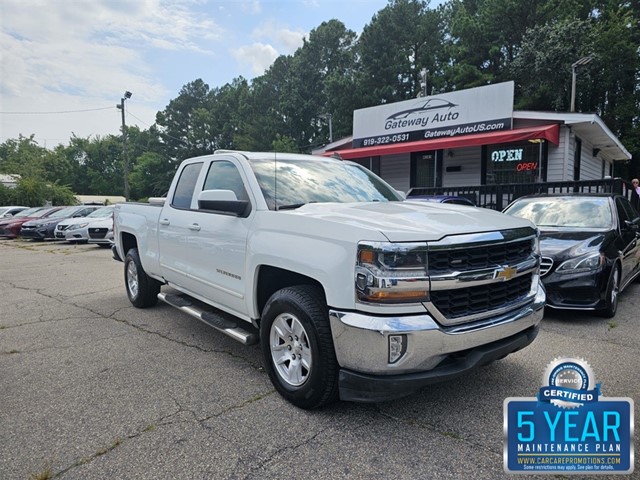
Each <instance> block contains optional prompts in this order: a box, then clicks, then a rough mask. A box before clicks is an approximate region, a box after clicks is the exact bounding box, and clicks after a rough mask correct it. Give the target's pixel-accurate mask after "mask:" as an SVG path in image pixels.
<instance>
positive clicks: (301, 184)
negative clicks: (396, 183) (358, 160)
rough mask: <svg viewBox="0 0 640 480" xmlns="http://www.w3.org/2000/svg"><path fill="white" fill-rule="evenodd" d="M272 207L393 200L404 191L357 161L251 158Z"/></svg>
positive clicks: (399, 199) (261, 187)
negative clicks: (395, 188)
mask: <svg viewBox="0 0 640 480" xmlns="http://www.w3.org/2000/svg"><path fill="white" fill-rule="evenodd" d="M250 163H251V167H252V169H253V171H254V173H255V175H256V178H257V180H258V184H259V185H260V189H261V190H262V194H263V195H264V198H265V200H266V201H267V205H268V206H269V209H271V210H279V209H290V208H297V207H300V206H302V205H305V204H307V203H315V202H323V203H324V202H334V203H349V202H389V201H401V200H402V198H401V197H400V195H399V194H398V193H397V192H396V191H395V190H393V188H391V187H389V185H387V184H386V183H384V181H382V180H381V179H380V178H378V177H377V176H376V175H374V174H373V173H371V172H370V171H369V170H367V169H365V168H364V167H361V166H360V165H357V164H355V163H348V162H342V161H323V160H306V159H305V160H303V159H301V160H290V159H286V160H280V159H278V160H277V161H274V160H250Z"/></svg>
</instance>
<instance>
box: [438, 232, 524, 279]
mask: <svg viewBox="0 0 640 480" xmlns="http://www.w3.org/2000/svg"><path fill="white" fill-rule="evenodd" d="M532 253H533V242H532V240H531V239H526V240H521V241H517V242H511V243H506V244H505V243H500V244H494V245H485V246H478V247H466V248H451V249H447V250H440V251H435V252H433V253H432V252H429V274H430V275H440V274H443V273H448V272H451V271H467V270H478V269H482V268H492V267H496V266H498V265H515V264H517V263H520V262H522V261H524V260H526V259H527V258H529V257H530V256H531V254H532Z"/></svg>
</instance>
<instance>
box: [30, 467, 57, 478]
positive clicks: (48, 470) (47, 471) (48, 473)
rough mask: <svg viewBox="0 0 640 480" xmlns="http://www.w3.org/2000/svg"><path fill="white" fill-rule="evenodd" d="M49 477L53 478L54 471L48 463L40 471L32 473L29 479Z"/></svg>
mask: <svg viewBox="0 0 640 480" xmlns="http://www.w3.org/2000/svg"><path fill="white" fill-rule="evenodd" d="M49 478H53V472H52V471H51V467H49V466H48V465H47V466H46V467H44V470H42V471H41V472H39V473H32V474H31V475H30V476H29V480H48V479H49Z"/></svg>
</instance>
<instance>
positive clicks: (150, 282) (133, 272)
mask: <svg viewBox="0 0 640 480" xmlns="http://www.w3.org/2000/svg"><path fill="white" fill-rule="evenodd" d="M124 284H125V287H126V289H127V296H128V297H129V301H130V302H131V303H132V304H133V306H134V307H138V308H147V307H153V306H154V305H155V304H156V303H158V293H160V286H161V285H160V282H158V281H157V280H155V279H153V278H151V277H149V276H148V275H147V274H146V273H145V271H144V269H143V268H142V263H141V262H140V255H138V249H137V248H132V249H131V250H129V251H128V252H127V256H126V257H125V259H124Z"/></svg>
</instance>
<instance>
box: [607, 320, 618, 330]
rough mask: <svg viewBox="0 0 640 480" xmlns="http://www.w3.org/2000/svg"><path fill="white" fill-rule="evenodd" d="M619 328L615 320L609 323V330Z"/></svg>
mask: <svg viewBox="0 0 640 480" xmlns="http://www.w3.org/2000/svg"><path fill="white" fill-rule="evenodd" d="M617 326H618V324H617V323H616V321H615V320H611V321H610V322H609V330H613V329H614V328H616V327H617Z"/></svg>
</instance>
